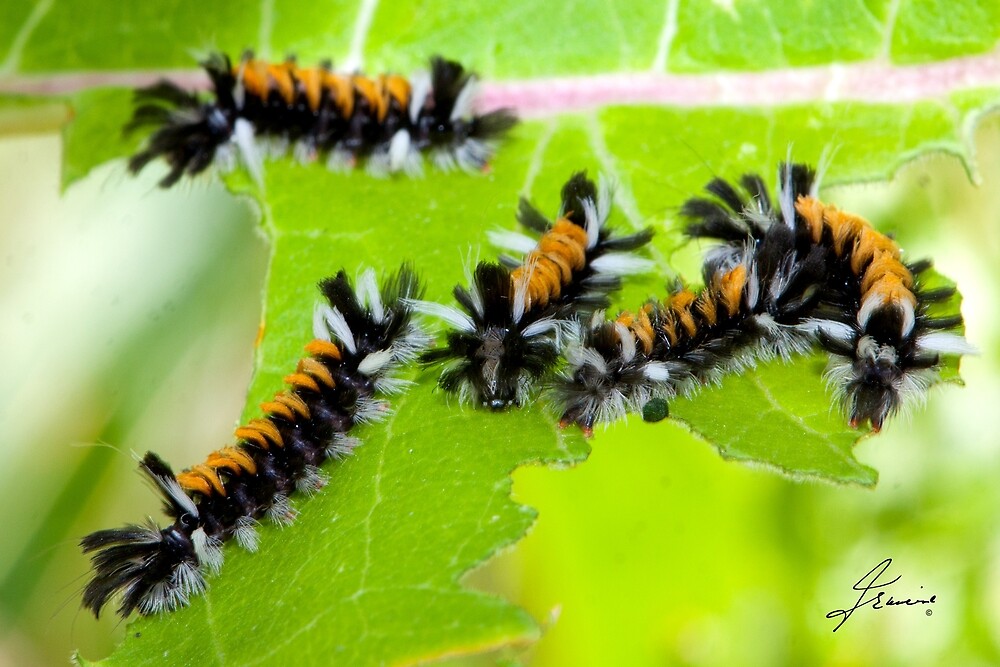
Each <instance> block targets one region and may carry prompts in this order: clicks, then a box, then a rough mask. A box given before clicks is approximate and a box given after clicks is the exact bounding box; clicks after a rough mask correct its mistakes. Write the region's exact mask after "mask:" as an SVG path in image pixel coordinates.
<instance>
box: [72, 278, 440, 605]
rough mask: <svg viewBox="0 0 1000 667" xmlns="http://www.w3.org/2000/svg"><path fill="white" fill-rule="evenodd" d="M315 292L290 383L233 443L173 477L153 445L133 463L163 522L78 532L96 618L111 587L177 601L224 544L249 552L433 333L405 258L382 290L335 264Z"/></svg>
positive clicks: (370, 414) (317, 484)
mask: <svg viewBox="0 0 1000 667" xmlns="http://www.w3.org/2000/svg"><path fill="white" fill-rule="evenodd" d="M320 290H321V291H322V293H323V295H324V297H325V299H326V302H327V303H326V304H324V305H322V306H319V307H317V310H316V316H315V318H314V329H315V336H316V339H315V340H313V341H312V342H311V343H309V344H308V345H307V346H306V351H307V352H308V356H306V357H305V358H303V359H302V360H301V361H300V362H299V364H298V366H297V368H296V370H295V372H294V373H292V374H290V375H288V376H287V377H286V378H285V382H286V383H287V384H288V385H289V388H288V389H287V390H286V391H284V392H282V393H279V394H277V395H276V396H275V397H274V399H273V400H272V401H268V402H265V403H263V404H262V405H261V409H262V410H263V412H264V417H262V418H260V419H253V420H251V421H250V422H249V423H248V424H246V425H244V426H241V427H239V428H237V429H236V434H235V435H236V443H235V444H233V445H230V446H227V447H224V448H222V449H220V450H217V451H215V452H212V453H211V454H209V455H208V457H207V458H206V460H205V462H204V463H201V464H199V465H196V466H193V467H192V468H189V469H187V470H184V471H183V472H180V473H178V474H176V475H175V474H174V473H173V471H172V470H171V469H170V467H169V466H168V465H167V464H166V463H165V462H164V461H162V460H161V459H160V458H159V457H158V456H157V455H156V454H154V453H152V452H150V453H147V454H146V456H145V457H143V459H142V461H141V462H140V471H141V472H142V473H143V474H144V475H145V476H146V477H148V478H149V479H150V480H151V481H152V482H153V485H154V487H155V488H156V489H157V490H158V491H159V493H160V495H161V496H162V498H163V502H164V511H165V513H166V514H167V516H168V517H169V518H170V519H171V523H170V524H169V525H167V526H166V527H163V528H160V527H158V526H157V525H155V524H154V523H153V522H152V520H150V522H149V524H148V525H128V526H125V527H124V528H116V529H110V530H101V531H97V532H95V533H91V534H90V535H87V536H86V537H84V538H83V540H82V541H81V543H80V544H81V547H82V548H83V551H84V553H89V554H91V561H92V564H93V568H94V571H93V576H92V578H91V579H90V581H89V582H88V583H87V585H86V587H85V589H84V593H83V606H84V607H86V608H88V609H90V610H91V611H92V612H93V613H94V615H95V616H99V615H100V613H101V610H102V609H103V607H104V606H105V605H106V604H107V603H108V602H109V601H110V600H111V599H112V598H113V597H115V596H116V595H119V596H120V602H119V606H118V613H119V614H121V615H122V616H123V617H124V616H128V615H129V614H130V613H132V612H133V611H138V612H139V613H140V614H154V613H158V612H161V611H169V610H172V609H176V608H177V607H180V606H184V605H186V604H187V603H188V601H189V599H190V598H191V596H193V595H197V594H199V593H201V592H202V591H204V590H205V588H206V579H205V575H206V574H208V573H214V572H216V571H218V569H219V568H220V567H221V565H222V558H223V552H222V543H223V542H224V541H226V540H228V539H230V538H234V539H235V541H236V542H237V544H239V545H240V546H241V547H243V548H244V549H247V550H249V551H254V550H256V548H257V540H258V538H257V531H256V526H257V524H258V520H259V519H261V518H264V517H266V518H268V519H270V520H271V521H274V522H277V523H281V524H285V523H290V522H291V521H292V520H293V519H294V517H295V510H294V509H293V507H292V505H291V502H290V500H289V496H290V495H291V494H292V493H294V492H295V491H299V492H302V493H311V492H314V491H316V490H318V489H319V488H321V487H322V486H323V484H324V483H325V477H324V475H323V473H322V472H321V471H320V467H319V466H320V465H321V464H322V463H323V462H324V461H326V460H327V459H330V458H341V457H343V456H346V455H347V454H349V453H350V452H351V451H352V450H353V449H354V447H356V446H357V445H358V444H359V442H358V440H357V439H356V438H354V437H352V436H350V435H349V433H350V431H351V429H352V427H353V426H354V425H355V424H358V423H362V422H368V421H377V420H380V419H382V418H383V417H384V416H385V415H386V413H387V406H386V404H385V403H384V401H382V400H381V399H380V398H378V395H379V394H389V393H393V392H396V391H399V390H401V389H402V388H404V387H405V385H406V384H407V383H406V381H404V380H401V379H400V378H398V377H395V375H394V371H395V370H396V369H397V368H398V367H399V366H400V365H401V364H403V363H405V362H408V361H412V360H414V359H415V358H416V356H417V355H418V353H419V352H420V350H421V349H423V348H424V347H426V345H427V344H428V343H429V342H430V339H429V337H428V335H427V334H426V332H425V331H424V330H423V329H422V327H420V326H419V324H418V323H417V322H416V321H415V318H414V317H413V313H412V310H411V309H410V307H409V306H408V305H407V302H408V300H410V299H417V298H419V297H420V296H421V294H422V288H421V286H420V284H419V281H418V280H417V278H416V276H415V274H414V273H413V272H412V271H411V270H410V269H409V268H408V267H406V266H404V267H403V268H401V269H400V270H399V271H398V272H397V273H396V274H394V275H392V276H390V277H389V278H388V279H387V280H386V281H385V282H384V283H383V284H382V287H381V289H380V288H379V286H378V284H377V282H376V279H375V275H374V272H372V271H367V272H365V273H364V274H363V275H362V276H361V278H360V279H359V280H358V284H357V289H356V290H355V289H354V287H353V286H352V285H351V282H350V280H349V279H348V278H347V275H346V273H345V272H343V271H341V272H340V273H338V274H337V275H336V276H335V277H333V278H328V279H326V280H324V281H322V282H321V283H320Z"/></svg>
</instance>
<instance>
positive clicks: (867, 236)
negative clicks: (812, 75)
mask: <svg viewBox="0 0 1000 667" xmlns="http://www.w3.org/2000/svg"><path fill="white" fill-rule="evenodd" d="M779 176H780V187H779V190H778V197H777V206H774V205H773V204H772V200H771V197H770V196H769V194H768V193H767V190H766V186H765V185H764V182H763V179H761V178H760V177H759V176H756V175H747V176H744V177H743V178H742V179H741V182H740V186H739V187H737V186H734V185H732V184H730V183H727V182H725V181H722V180H721V179H715V180H713V181H712V182H711V183H709V185H708V186H707V188H706V189H707V190H708V192H709V193H710V194H711V195H712V197H710V198H693V199H691V200H689V201H688V202H686V203H685V204H684V206H683V208H682V214H683V215H685V216H686V217H688V218H689V219H690V220H691V224H690V225H689V227H688V234H689V235H690V236H692V237H702V238H712V239H717V240H720V241H723V243H722V244H720V245H718V246H716V247H714V248H713V249H712V250H711V251H710V252H709V253H708V255H707V257H706V260H705V264H704V267H703V273H704V280H705V285H706V287H705V289H704V290H703V291H702V292H701V293H700V294H694V293H692V292H690V291H687V290H675V291H674V293H673V294H671V295H670V297H668V299H667V300H665V301H664V302H662V303H659V302H650V303H648V304H646V305H645V306H644V307H643V308H642V310H640V311H639V312H638V313H636V314H634V315H633V314H630V313H623V314H622V315H620V316H619V317H618V319H617V320H616V321H614V322H605V321H603V318H600V319H595V321H594V322H593V323H592V324H591V326H590V327H589V328H587V329H586V330H584V331H583V332H581V334H580V336H579V338H580V342H579V344H577V345H574V346H571V347H570V348H569V349H568V350H567V358H568V360H569V370H568V373H567V374H566V375H565V377H564V378H563V381H562V382H561V383H560V384H559V385H557V387H556V388H555V398H556V401H557V403H558V404H559V405H560V407H561V409H562V424H563V425H568V424H570V423H577V424H579V425H580V426H581V428H582V429H583V430H584V432H585V433H587V434H589V433H591V431H592V428H593V425H594V424H595V423H598V422H608V421H613V420H615V419H618V418H620V417H622V416H624V415H625V414H627V413H630V412H638V411H641V410H642V409H643V407H644V406H645V405H647V404H648V402H649V401H650V400H651V399H658V400H663V399H670V398H673V397H674V396H676V395H677V394H687V393H690V392H691V391H692V390H694V389H695V388H697V387H698V386H700V385H702V384H705V383H707V382H713V381H716V380H718V379H719V378H720V377H721V375H722V374H723V373H726V372H731V371H739V370H742V369H743V368H745V367H747V366H750V365H752V364H754V363H755V362H756V361H757V360H758V359H763V358H770V357H773V356H776V355H777V356H782V357H785V358H787V357H789V356H791V355H792V354H794V353H797V352H803V351H805V350H807V349H809V348H810V347H811V346H812V345H813V344H816V343H818V344H820V345H821V346H822V347H824V348H825V349H827V350H829V351H830V352H832V353H833V355H834V356H833V360H832V362H831V367H830V370H829V371H828V379H829V380H830V382H831V383H832V384H833V385H834V388H835V391H836V393H837V394H838V396H840V397H841V399H842V401H843V403H844V404H845V405H846V407H847V410H848V412H849V415H850V423H851V424H852V425H853V426H858V425H860V424H862V423H864V422H865V421H870V422H871V424H872V427H873V429H874V430H878V429H880V428H881V426H882V423H883V421H884V420H885V418H886V417H887V416H888V415H890V414H892V413H893V412H895V411H897V410H898V409H899V408H900V406H901V405H903V404H904V403H905V402H906V401H907V400H908V399H909V398H911V397H914V396H920V395H922V392H923V391H924V390H925V389H926V388H927V386H928V385H929V384H930V382H931V381H932V380H933V378H934V377H936V373H937V370H938V367H939V364H940V360H939V355H940V354H961V353H965V352H968V351H969V350H970V349H971V348H970V347H969V346H968V345H967V344H966V343H965V341H964V339H962V338H961V337H960V336H958V335H955V334H952V333H945V331H944V330H946V329H950V328H953V327H957V326H958V325H960V324H961V317H960V316H958V315H955V316H952V317H944V318H932V317H929V316H928V315H927V305H928V304H930V303H932V302H935V301H940V300H943V299H946V298H947V297H948V296H950V295H951V294H952V290H936V291H933V292H928V291H921V290H920V288H919V286H918V285H917V281H916V278H915V277H914V276H915V275H916V274H918V273H920V272H921V271H922V270H924V269H926V268H927V267H928V266H929V263H919V264H914V265H906V264H904V263H903V262H902V261H901V259H900V251H899V248H898V246H897V245H896V244H895V242H894V241H892V240H891V239H889V238H888V237H886V236H885V235H883V234H880V233H879V232H877V231H876V230H875V229H874V228H872V227H871V225H870V224H869V223H868V222H866V221H865V220H863V219H861V218H859V217H857V216H853V215H850V214H846V213H843V212H841V211H839V210H837V209H836V208H834V207H831V206H827V205H825V204H822V203H821V202H819V200H818V199H816V197H815V189H816V183H815V173H814V172H813V170H812V169H811V168H809V167H806V166H805V165H792V164H787V165H783V166H782V168H781V170H780V173H779ZM655 412H657V413H658V414H664V413H663V412H662V411H655Z"/></svg>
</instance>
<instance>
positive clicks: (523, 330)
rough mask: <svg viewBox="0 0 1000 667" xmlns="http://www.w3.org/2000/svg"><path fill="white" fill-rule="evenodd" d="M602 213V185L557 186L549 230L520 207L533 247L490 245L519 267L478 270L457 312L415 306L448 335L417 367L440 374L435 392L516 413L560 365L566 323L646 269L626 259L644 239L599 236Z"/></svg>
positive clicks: (524, 242)
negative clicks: (514, 255)
mask: <svg viewBox="0 0 1000 667" xmlns="http://www.w3.org/2000/svg"><path fill="white" fill-rule="evenodd" d="M610 211H611V192H610V188H609V186H608V184H607V182H606V181H605V180H604V179H601V181H600V187H598V186H595V184H594V182H593V181H591V180H589V179H588V178H587V177H586V175H585V174H584V173H582V172H581V173H577V174H574V175H573V176H572V177H571V178H570V179H569V181H567V183H566V184H565V185H564V186H563V188H562V204H561V206H560V209H559V215H558V216H557V219H556V220H555V221H554V222H553V221H550V220H548V219H547V218H546V217H545V216H544V215H542V214H541V213H540V212H539V211H538V210H537V209H536V208H535V207H534V206H532V205H531V204H530V203H529V202H528V201H527V200H526V199H524V198H522V199H521V200H520V204H519V207H518V212H517V218H518V220H519V221H520V223H521V224H522V225H524V226H525V227H526V228H527V229H529V230H531V231H533V232H535V233H536V234H539V235H540V236H539V238H537V239H534V238H531V237H528V236H525V235H522V234H518V233H514V232H495V233H493V234H491V238H492V240H493V242H494V243H495V244H497V245H499V246H501V247H505V248H508V249H511V250H514V251H517V252H522V253H525V254H524V257H523V259H521V260H516V259H513V258H511V257H502V258H501V262H500V263H497V264H494V263H489V262H481V263H479V264H478V265H477V266H476V267H475V269H474V271H472V275H471V276H469V282H470V285H469V287H468V288H466V287H462V286H460V285H459V286H456V287H455V289H454V295H455V300H456V301H458V303H459V305H460V306H461V309H458V308H453V307H450V306H443V305H440V304H435V303H427V302H421V303H416V304H415V307H416V308H417V309H418V310H420V311H422V312H424V313H427V314H430V315H434V316H436V317H439V318H440V319H442V320H444V321H445V322H446V323H448V324H450V325H451V326H452V330H451V331H449V332H448V334H447V342H446V343H445V345H443V346H441V347H439V348H437V349H433V350H429V351H428V352H426V353H425V354H424V355H423V357H422V359H423V362H424V363H425V364H428V365H430V366H435V367H441V369H442V371H441V376H440V378H439V381H438V384H439V385H440V386H441V387H442V388H443V389H445V390H446V391H449V392H455V393H457V394H458V395H459V397H460V399H461V400H463V401H468V402H471V403H473V404H475V405H480V406H485V407H489V408H492V409H495V410H498V409H502V408H505V407H508V406H510V405H522V404H523V403H524V402H525V401H526V400H527V398H528V396H529V395H530V393H531V390H532V388H533V387H534V386H535V385H536V383H537V381H538V380H539V378H541V377H542V376H544V375H545V374H546V373H548V372H549V371H550V370H551V369H552V367H553V366H554V365H555V364H556V362H557V361H558V359H559V352H560V348H561V345H562V332H563V330H564V329H565V328H566V327H567V326H568V325H569V323H570V322H571V321H572V319H573V318H574V317H575V316H576V315H577V314H578V313H581V312H583V313H589V312H591V311H593V310H594V309H598V308H604V307H607V305H608V303H609V302H608V294H610V293H611V292H613V291H615V290H617V289H619V287H620V286H621V276H623V275H627V274H630V273H636V272H642V271H647V270H649V269H650V268H651V267H652V264H651V262H649V261H648V260H646V259H643V258H641V257H638V256H637V255H635V254H634V253H633V252H631V251H633V250H635V249H637V248H639V247H640V246H642V245H644V244H646V243H647V242H648V241H649V240H650V238H651V237H652V234H653V232H652V230H651V229H648V228H647V229H645V230H643V231H640V232H638V233H635V234H630V235H625V236H620V235H617V234H615V233H614V232H613V231H612V230H610V229H609V228H608V227H607V226H606V222H607V220H608V216H609V214H610Z"/></svg>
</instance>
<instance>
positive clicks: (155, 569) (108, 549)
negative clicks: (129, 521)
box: [80, 524, 205, 617]
mask: <svg viewBox="0 0 1000 667" xmlns="http://www.w3.org/2000/svg"><path fill="white" fill-rule="evenodd" d="M80 546H81V547H82V549H83V552H84V553H92V554H93V555H92V556H91V561H92V563H93V566H94V576H93V578H92V579H91V580H90V581H89V582H88V583H87V586H86V587H85V588H84V592H83V606H84V607H86V608H88V609H90V610H91V611H92V612H94V616H100V613H101V609H102V608H103V607H104V605H105V604H107V603H108V601H109V600H110V599H111V598H112V597H114V596H115V595H117V594H121V602H120V604H119V607H118V613H120V614H121V615H122V616H123V617H125V616H128V615H129V614H131V613H132V611H134V610H137V611H138V612H139V613H141V614H155V613H157V612H161V611H170V610H172V609H176V608H177V607H182V606H184V605H185V604H187V601H188V598H189V597H190V596H191V595H197V594H198V593H201V592H202V591H203V590H204V589H205V579H204V576H203V575H202V573H201V569H200V566H199V561H198V557H197V554H196V548H195V540H194V539H193V537H192V536H191V535H190V533H189V532H188V531H187V530H186V528H185V527H182V526H180V525H178V524H175V525H172V526H168V527H167V528H164V529H162V530H161V529H159V528H157V527H156V526H155V525H148V526H138V525H129V526H125V527H124V528H115V529H111V530H100V531H97V532H95V533H91V534H90V535H87V536H86V537H85V538H83V540H81V542H80Z"/></svg>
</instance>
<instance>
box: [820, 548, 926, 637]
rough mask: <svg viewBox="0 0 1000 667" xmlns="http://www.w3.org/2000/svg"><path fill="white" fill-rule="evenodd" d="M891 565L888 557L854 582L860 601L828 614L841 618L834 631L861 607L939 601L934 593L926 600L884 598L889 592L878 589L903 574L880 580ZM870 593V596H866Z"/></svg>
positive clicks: (881, 606) (884, 606) (883, 606)
mask: <svg viewBox="0 0 1000 667" xmlns="http://www.w3.org/2000/svg"><path fill="white" fill-rule="evenodd" d="M890 565H892V559H891V558H886V559H885V560H884V561H882V562H881V563H879V564H878V565H876V566H875V567H873V568H872V569H871V570H869V572H868V574H866V575H865V576H863V577H861V578H860V579H858V583H856V584H854V586H852V587H851V588H852V589H853V590H856V591H860V592H861V595H859V596H858V601H857V602H855V603H854V606H853V607H851V608H850V609H835V610H833V611H831V612H830V613H829V614H827V615H826V617H827V618H840V623H838V624H837V627H835V628H834V629H833V631H834V632H836V631H837V630H839V629H840V626H842V625H843V624H844V623H846V622H847V619H849V618H850V617H851V614H853V613H854V612H855V611H856V610H858V609H860V608H861V607H866V606H868V605H871V607H872V609H884V608H886V607H898V606H906V607H913V606H915V605H927V604H934V603H935V602H937V595H932V596H930V597H929V598H928V599H926V600H925V599H923V598H906V599H905V600H896V599H895V598H893V597H892V596H891V595H889V597H888V599H886V600H883V599H882V596H883V595H887V594H888V592H887V591H885V590H878V589H885V588H886V587H887V586H891V585H893V584H894V583H896V582H897V581H899V578H900V576H901V575H898V574H897V575H896V578H895V579H893V580H892V581H885V582H880V581H879V577H881V576H882V575H884V574H885V571H886V570H888V569H889V566H890ZM921 588H923V586H921ZM869 594H870V597H865V596H868V595H869ZM927 615H928V616H930V610H928V612H927Z"/></svg>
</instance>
